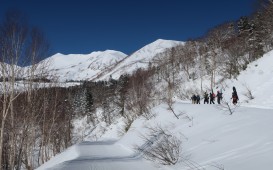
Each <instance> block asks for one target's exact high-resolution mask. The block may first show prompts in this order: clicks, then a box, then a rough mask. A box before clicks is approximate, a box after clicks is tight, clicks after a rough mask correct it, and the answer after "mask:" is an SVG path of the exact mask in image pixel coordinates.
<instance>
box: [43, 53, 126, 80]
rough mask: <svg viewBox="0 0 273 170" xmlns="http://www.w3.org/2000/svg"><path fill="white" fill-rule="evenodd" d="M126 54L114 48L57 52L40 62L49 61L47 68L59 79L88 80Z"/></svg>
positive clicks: (113, 64)
mask: <svg viewBox="0 0 273 170" xmlns="http://www.w3.org/2000/svg"><path fill="white" fill-rule="evenodd" d="M126 56H127V55H126V54H124V53H122V52H118V51H114V50H106V51H98V52H92V53H91V54H87V55H84V54H69V55H63V54H60V53H57V54H55V55H53V56H51V57H49V58H47V59H46V60H44V61H42V62H45V63H46V62H49V63H50V66H49V70H51V71H54V72H55V73H56V76H58V77H59V78H60V80H61V81H66V80H90V79H92V78H93V77H96V75H97V74H99V73H100V72H101V71H106V70H107V69H109V68H111V67H113V66H115V65H116V64H117V63H118V62H120V61H121V60H122V59H124V57H126Z"/></svg>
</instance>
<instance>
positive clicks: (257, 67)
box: [39, 51, 273, 170]
mask: <svg viewBox="0 0 273 170" xmlns="http://www.w3.org/2000/svg"><path fill="white" fill-rule="evenodd" d="M272 73H273V51H271V52H269V53H267V54H265V55H264V57H263V58H260V59H259V60H257V61H255V62H253V63H251V64H250V65H249V67H248V68H247V69H246V70H245V71H243V72H242V73H241V74H240V75H239V76H238V78H237V80H228V81H225V82H223V83H222V85H221V87H220V85H219V87H218V88H223V90H225V91H224V97H225V99H226V100H227V101H229V100H230V97H231V92H232V87H233V86H235V87H236V88H237V91H238V94H239V98H240V103H239V107H237V108H236V110H235V112H234V113H233V114H232V115H230V114H229V111H228V110H227V109H225V108H224V107H221V106H220V105H204V104H201V105H193V104H190V102H189V101H186V102H185V101H180V100H178V99H176V98H175V99H174V100H175V103H174V105H173V109H174V112H175V113H176V114H177V115H179V119H176V118H175V116H174V115H173V113H172V112H171V111H170V110H169V109H168V106H167V105H166V104H161V105H159V106H156V107H154V108H153V109H152V111H151V112H152V113H154V114H155V116H154V117H152V118H151V119H150V120H147V119H145V118H142V117H139V118H138V119H137V120H136V121H134V122H133V124H132V125H131V127H130V129H129V131H128V132H127V133H126V134H125V135H124V136H123V137H122V138H120V139H119V137H118V136H117V134H118V133H117V130H118V129H120V128H121V127H122V123H121V122H117V123H116V125H112V127H111V128H109V130H108V131H107V132H106V133H105V135H104V136H103V137H102V138H101V140H103V139H109V138H115V139H119V140H118V141H116V142H114V143H107V146H105V142H97V143H92V142H91V143H89V142H87V143H83V144H84V145H82V144H80V145H75V146H72V147H71V148H72V149H71V148H70V149H68V150H67V151H66V152H64V153H61V154H59V155H58V156H56V157H55V158H53V159H52V160H50V161H49V162H48V163H46V164H44V165H43V166H41V167H40V168H39V169H47V168H49V169H51V168H52V169H81V170H85V169H88V170H95V169H96V170H102V169H104V170H108V169H109V170H110V169H111V170H115V169H117V170H119V169H149V170H150V169H161V170H180V169H185V170H191V169H200V170H201V169H206V170H219V169H227V170H258V169H262V170H271V169H272V167H273V131H272V129H273V124H272V120H273V102H272V101H273V91H272V87H273V76H271V75H272ZM188 85H189V84H188ZM207 86H208V85H207ZM245 86H248V88H249V89H250V90H251V91H252V93H253V96H254V99H253V100H247V97H245V96H244V93H245ZM229 104H231V102H229ZM231 107H232V108H235V107H234V106H232V105H231ZM158 125H160V126H161V127H162V128H163V129H167V130H168V131H170V132H172V134H173V135H174V136H176V137H178V138H180V139H181V140H182V147H181V150H180V153H181V154H180V160H179V162H178V163H177V164H176V165H173V166H160V165H157V164H156V163H152V162H150V163H147V162H146V161H144V160H142V159H140V157H139V155H136V154H134V153H133V152H132V150H133V148H134V147H135V145H138V146H141V145H143V144H144V142H143V140H142V138H141V134H145V133H146V132H147V128H145V127H147V126H148V127H154V126H158ZM113 126H115V127H113ZM106 141H107V140H106ZM94 145H95V146H94ZM73 148H74V149H73ZM75 148H77V149H75ZM71 155H72V156H71Z"/></svg>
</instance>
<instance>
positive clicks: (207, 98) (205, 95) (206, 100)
mask: <svg viewBox="0 0 273 170" xmlns="http://www.w3.org/2000/svg"><path fill="white" fill-rule="evenodd" d="M205 103H207V104H209V95H208V93H207V92H205V93H204V104H205Z"/></svg>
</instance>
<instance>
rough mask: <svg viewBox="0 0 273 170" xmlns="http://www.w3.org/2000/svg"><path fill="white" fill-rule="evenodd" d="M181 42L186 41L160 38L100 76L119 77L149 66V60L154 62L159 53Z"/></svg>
mask: <svg viewBox="0 0 273 170" xmlns="http://www.w3.org/2000/svg"><path fill="white" fill-rule="evenodd" d="M181 44H184V43H183V42H181V41H173V40H163V39H158V40H156V41H154V42H152V43H151V44H148V45H146V46H144V47H143V48H141V49H139V50H137V51H136V52H134V53H133V54H131V55H129V56H128V57H126V58H125V59H124V60H123V61H122V62H120V63H119V64H118V65H117V66H116V67H115V68H114V69H112V70H111V71H110V72H105V73H102V74H101V76H99V77H98V78H99V79H108V78H109V77H110V75H112V77H113V78H115V79H117V78H119V76H120V75H122V74H126V73H128V74H130V73H132V72H133V71H135V70H136V69H138V68H147V67H148V65H149V62H152V60H153V59H154V57H155V56H156V55H157V54H160V53H162V52H164V51H166V50H167V49H169V48H172V47H175V46H177V45H181Z"/></svg>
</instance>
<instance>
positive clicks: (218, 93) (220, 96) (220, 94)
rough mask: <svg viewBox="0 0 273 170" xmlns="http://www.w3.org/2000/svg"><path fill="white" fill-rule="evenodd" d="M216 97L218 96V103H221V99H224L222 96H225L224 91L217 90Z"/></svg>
mask: <svg viewBox="0 0 273 170" xmlns="http://www.w3.org/2000/svg"><path fill="white" fill-rule="evenodd" d="M216 97H217V103H218V104H221V100H222V98H223V93H222V92H219V91H217V94H216Z"/></svg>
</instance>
